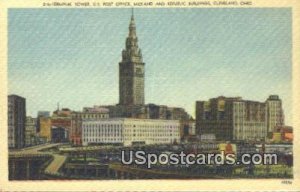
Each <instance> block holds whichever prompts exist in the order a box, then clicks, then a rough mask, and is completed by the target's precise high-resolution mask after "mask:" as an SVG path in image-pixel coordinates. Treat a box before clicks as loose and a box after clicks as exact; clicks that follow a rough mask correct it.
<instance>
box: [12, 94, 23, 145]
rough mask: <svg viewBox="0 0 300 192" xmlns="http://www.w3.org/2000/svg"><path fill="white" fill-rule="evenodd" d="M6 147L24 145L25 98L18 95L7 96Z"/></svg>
mask: <svg viewBox="0 0 300 192" xmlns="http://www.w3.org/2000/svg"><path fill="white" fill-rule="evenodd" d="M7 116H8V147H9V148H23V147H24V146H25V122H26V99H25V98H23V97H20V96H18V95H9V96H8V113H7Z"/></svg>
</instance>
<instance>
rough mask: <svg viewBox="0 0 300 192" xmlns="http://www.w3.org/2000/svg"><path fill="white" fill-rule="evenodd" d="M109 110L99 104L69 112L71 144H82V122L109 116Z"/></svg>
mask: <svg viewBox="0 0 300 192" xmlns="http://www.w3.org/2000/svg"><path fill="white" fill-rule="evenodd" d="M108 112H109V110H108V109H107V108H103V107H100V106H94V107H85V108H83V110H82V111H78V112H76V111H73V112H72V114H71V129H70V141H71V143H72V144H73V145H81V144H82V122H83V121H87V120H99V119H107V118H109V113H108Z"/></svg>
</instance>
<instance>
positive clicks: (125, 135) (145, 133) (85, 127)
mask: <svg viewBox="0 0 300 192" xmlns="http://www.w3.org/2000/svg"><path fill="white" fill-rule="evenodd" d="M179 141H180V123H179V121H178V120H156V119H132V118H110V119H99V120H91V121H83V123H82V144H83V145H89V144H122V145H125V146H130V145H134V144H146V145H151V144H170V143H174V142H179Z"/></svg>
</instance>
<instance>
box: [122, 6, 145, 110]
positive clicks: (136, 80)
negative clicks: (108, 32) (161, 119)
mask: <svg viewBox="0 0 300 192" xmlns="http://www.w3.org/2000/svg"><path fill="white" fill-rule="evenodd" d="M144 67H145V63H143V57H142V52H141V49H140V48H139V46H138V38H137V36H136V26H135V21H134V14H133V12H132V16H131V20H130V24H129V34H128V37H127V39H126V45H125V49H124V50H123V51H122V61H121V62H120V63H119V94H120V96H119V104H120V105H127V106H129V105H144V104H145V94H144V84H145V82H144V81H145V69H144Z"/></svg>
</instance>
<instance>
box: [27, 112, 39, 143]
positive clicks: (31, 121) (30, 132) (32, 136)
mask: <svg viewBox="0 0 300 192" xmlns="http://www.w3.org/2000/svg"><path fill="white" fill-rule="evenodd" d="M36 125H37V121H36V118H32V117H31V116H28V117H26V125H25V145H26V146H31V145H35V144H36V133H37V131H36V127H37V126H36Z"/></svg>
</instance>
